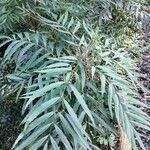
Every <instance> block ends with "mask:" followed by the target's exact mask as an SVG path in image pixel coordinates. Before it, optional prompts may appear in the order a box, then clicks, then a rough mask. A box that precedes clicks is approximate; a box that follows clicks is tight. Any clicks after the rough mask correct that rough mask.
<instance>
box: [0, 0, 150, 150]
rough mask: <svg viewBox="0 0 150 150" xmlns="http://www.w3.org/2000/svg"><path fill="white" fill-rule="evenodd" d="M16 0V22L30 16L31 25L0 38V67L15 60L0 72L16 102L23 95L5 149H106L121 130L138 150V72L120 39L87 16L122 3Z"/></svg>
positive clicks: (141, 123) (142, 122)
mask: <svg viewBox="0 0 150 150" xmlns="http://www.w3.org/2000/svg"><path fill="white" fill-rule="evenodd" d="M16 2H18V3H19V5H17V9H18V11H19V12H20V20H23V21H24V22H26V23H27V20H28V19H29V18H31V20H32V21H33V22H32V23H33V24H32V23H31V24H32V25H33V26H34V25H35V26H36V31H34V29H32V27H31V26H30V27H31V28H30V30H29V29H28V28H27V29H26V30H25V31H26V32H22V31H18V32H19V33H13V35H10V33H9V36H8V35H7V34H5V35H3V36H1V37H0V39H1V41H2V42H1V44H0V47H2V46H3V45H5V44H8V43H9V44H8V47H7V49H6V51H5V54H4V57H3V59H2V61H1V66H5V64H6V63H7V62H8V61H9V62H10V63H15V68H14V71H13V73H11V74H7V76H6V77H7V79H8V80H9V82H11V84H12V88H14V90H15V91H16V97H17V98H16V100H18V99H19V98H20V99H21V100H22V99H23V100H24V105H23V109H22V114H26V116H25V118H24V119H23V121H22V123H21V124H23V125H24V129H23V131H22V132H21V133H20V135H19V136H18V138H17V140H16V142H15V143H14V145H13V148H12V149H15V150H23V149H29V150H37V149H43V150H49V149H54V150H58V149H66V150H72V149H75V150H80V149H82V150H87V149H88V150H90V149H91V150H92V149H97V150H98V149H101V148H102V147H101V146H102V145H103V144H104V145H108V146H109V147H111V148H113V146H114V145H113V144H112V139H114V137H115V138H116V139H117V138H119V137H120V132H119V131H120V130H119V129H121V130H123V131H124V133H125V134H126V136H127V139H128V141H129V143H130V145H131V147H132V149H135V150H136V149H138V145H140V147H141V148H142V149H143V150H144V149H145V148H144V145H143V143H142V141H141V138H140V134H139V133H138V132H137V130H136V127H137V126H138V127H141V128H144V129H147V130H149V124H150V120H149V117H148V115H147V114H146V113H144V112H143V111H142V109H143V108H144V107H146V105H145V104H143V103H142V102H140V101H139V100H138V99H137V97H138V88H142V89H144V87H142V86H141V85H140V84H139V82H138V77H139V76H140V75H139V74H138V73H137V68H136V66H135V64H134V61H133V60H132V59H131V58H130V57H129V55H128V52H127V50H126V48H125V47H124V45H122V43H120V41H119V40H118V38H117V37H110V36H108V35H105V34H104V35H103V34H102V31H101V27H100V26H99V25H97V23H95V19H96V18H94V17H97V19H102V20H105V19H109V17H110V15H111V11H110V9H111V8H112V6H113V7H116V8H120V9H121V8H122V5H123V3H121V1H117V2H116V1H111V2H109V1H107V2H106V1H100V2H99V1H90V0H89V1H87V2H85V1H82V0H81V1H78V2H76V1H71V2H69V1H62V0H61V1H60V0H56V1H55V0H52V1H48V0H45V1H44V0H43V1H38V2H39V3H38V6H37V7H36V4H37V3H35V5H34V4H32V3H31V4H30V3H28V2H23V1H16ZM18 3H17V4H18ZM20 3H21V4H20ZM35 7H36V8H35ZM90 8H91V9H90ZM95 9H96V11H94V10H95ZM4 10H5V9H4ZM99 10H101V13H102V14H103V15H102V18H99V17H100V15H96V13H97V12H99ZM102 10H107V11H102ZM110 18H111V17H110ZM3 23H4V22H3ZM12 23H13V22H12ZM5 27H6V26H5ZM144 90H145V89H144ZM106 137H108V138H106ZM111 137H112V138H111ZM106 139H107V140H106ZM108 139H109V140H108ZM112 145H113V146H112Z"/></svg>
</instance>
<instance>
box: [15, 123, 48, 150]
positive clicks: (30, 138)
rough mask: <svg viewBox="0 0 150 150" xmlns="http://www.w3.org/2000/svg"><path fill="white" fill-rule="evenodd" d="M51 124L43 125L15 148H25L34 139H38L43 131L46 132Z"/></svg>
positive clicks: (18, 149) (21, 149) (16, 149)
mask: <svg viewBox="0 0 150 150" xmlns="http://www.w3.org/2000/svg"><path fill="white" fill-rule="evenodd" d="M49 127H50V124H48V125H45V126H43V127H42V128H40V129H38V130H36V131H35V132H33V133H32V134H31V135H30V136H29V137H28V138H27V139H26V140H24V141H23V142H22V143H21V144H20V145H19V146H18V147H16V148H15V150H23V149H24V148H25V147H27V146H29V145H30V144H31V143H32V142H33V141H34V140H36V139H37V138H38V137H39V136H40V135H41V134H42V133H44V132H45V131H46V130H47V129H48V128H49Z"/></svg>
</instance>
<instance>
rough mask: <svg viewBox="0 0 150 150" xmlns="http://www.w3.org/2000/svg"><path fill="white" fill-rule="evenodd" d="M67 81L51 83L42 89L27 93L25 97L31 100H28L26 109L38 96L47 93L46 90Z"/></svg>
mask: <svg viewBox="0 0 150 150" xmlns="http://www.w3.org/2000/svg"><path fill="white" fill-rule="evenodd" d="M64 83H65V82H56V83H51V84H50V85H47V86H44V87H43V88H41V89H38V90H35V91H32V92H29V93H26V96H25V97H24V98H29V100H28V101H27V103H26V105H25V108H24V109H26V108H27V107H28V105H29V104H30V103H31V102H32V101H33V100H34V99H36V98H38V97H41V96H43V95H44V94H46V92H48V91H50V90H52V89H54V88H56V87H60V86H61V85H63V84H64Z"/></svg>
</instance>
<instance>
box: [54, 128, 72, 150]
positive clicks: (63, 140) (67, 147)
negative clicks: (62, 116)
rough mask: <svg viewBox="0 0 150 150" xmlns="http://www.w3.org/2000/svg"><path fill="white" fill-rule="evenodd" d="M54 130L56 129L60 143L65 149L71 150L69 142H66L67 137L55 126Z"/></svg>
mask: <svg viewBox="0 0 150 150" xmlns="http://www.w3.org/2000/svg"><path fill="white" fill-rule="evenodd" d="M55 129H56V132H57V134H58V135H59V138H60V140H61V141H62V143H63V144H64V146H65V147H66V149H67V150H72V147H71V145H70V143H69V141H68V140H67V137H66V136H65V135H64V133H63V132H62V130H61V129H60V128H59V127H58V126H57V125H55Z"/></svg>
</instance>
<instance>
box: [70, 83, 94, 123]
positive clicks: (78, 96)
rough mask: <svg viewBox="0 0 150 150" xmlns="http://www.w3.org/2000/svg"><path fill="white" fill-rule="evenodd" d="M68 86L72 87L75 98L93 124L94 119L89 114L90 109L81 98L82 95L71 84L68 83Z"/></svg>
mask: <svg viewBox="0 0 150 150" xmlns="http://www.w3.org/2000/svg"><path fill="white" fill-rule="evenodd" d="M70 88H71V89H72V91H73V93H74V95H75V96H76V98H77V100H78V101H79V103H80V105H81V106H82V108H83V110H84V111H85V112H86V113H87V115H88V116H89V117H90V119H91V121H92V123H93V124H95V123H94V119H93V117H92V115H91V111H90V110H89V108H88V106H87V104H86V102H85V100H84V99H83V97H82V95H81V94H80V93H79V92H78V90H77V89H76V88H75V87H74V86H73V85H70Z"/></svg>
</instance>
